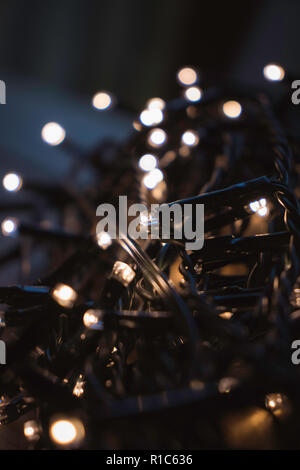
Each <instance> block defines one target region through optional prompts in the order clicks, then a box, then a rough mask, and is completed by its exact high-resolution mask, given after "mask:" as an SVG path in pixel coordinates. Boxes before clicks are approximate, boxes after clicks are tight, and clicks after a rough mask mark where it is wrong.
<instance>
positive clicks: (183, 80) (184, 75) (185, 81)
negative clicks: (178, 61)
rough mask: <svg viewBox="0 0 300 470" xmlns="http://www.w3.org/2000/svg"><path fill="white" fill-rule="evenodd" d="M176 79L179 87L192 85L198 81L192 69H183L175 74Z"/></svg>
mask: <svg viewBox="0 0 300 470" xmlns="http://www.w3.org/2000/svg"><path fill="white" fill-rule="evenodd" d="M177 79H178V81H179V83H180V84H181V85H183V86H188V85H194V83H196V81H197V79H198V76H197V72H196V70H195V69H193V68H192V67H183V68H182V69H180V70H179V72H178V73H177Z"/></svg>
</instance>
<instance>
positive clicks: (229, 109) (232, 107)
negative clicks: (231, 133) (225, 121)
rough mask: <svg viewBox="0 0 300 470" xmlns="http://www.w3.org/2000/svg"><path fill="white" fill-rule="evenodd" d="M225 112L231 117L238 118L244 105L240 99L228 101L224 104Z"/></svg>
mask: <svg viewBox="0 0 300 470" xmlns="http://www.w3.org/2000/svg"><path fill="white" fill-rule="evenodd" d="M223 113H224V114H225V116H227V117H229V118H231V119H236V118H238V117H239V116H240V115H241V113H242V106H241V105H240V103H239V102H238V101H226V103H224V104H223Z"/></svg>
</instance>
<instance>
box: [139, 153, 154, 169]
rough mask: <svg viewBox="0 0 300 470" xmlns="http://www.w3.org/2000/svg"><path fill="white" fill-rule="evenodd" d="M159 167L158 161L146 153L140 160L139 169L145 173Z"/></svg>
mask: <svg viewBox="0 0 300 470" xmlns="http://www.w3.org/2000/svg"><path fill="white" fill-rule="evenodd" d="M156 165H157V159H156V158H155V156H154V155H152V154H151V153H146V154H145V155H143V156H142V157H141V158H140V159H139V167H140V168H141V170H143V171H152V170H154V168H155V167H156Z"/></svg>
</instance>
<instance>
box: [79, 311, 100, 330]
mask: <svg viewBox="0 0 300 470" xmlns="http://www.w3.org/2000/svg"><path fill="white" fill-rule="evenodd" d="M82 321H83V324H84V326H86V327H87V328H93V329H100V330H102V329H103V321H102V312H101V310H95V309H93V308H89V309H88V310H87V311H86V312H85V313H84V315H83V319H82Z"/></svg>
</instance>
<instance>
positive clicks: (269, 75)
mask: <svg viewBox="0 0 300 470" xmlns="http://www.w3.org/2000/svg"><path fill="white" fill-rule="evenodd" d="M263 74H264V77H265V78H266V79H267V80H270V81H272V82H281V80H283V79H284V76H285V71H284V69H283V68H282V67H281V65H277V64H268V65H266V66H265V67H264V70H263Z"/></svg>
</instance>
